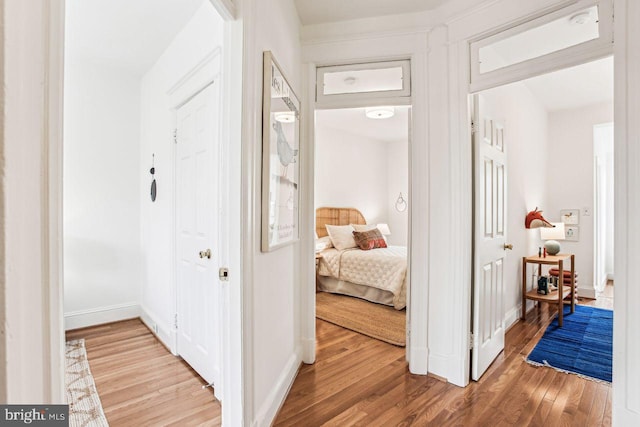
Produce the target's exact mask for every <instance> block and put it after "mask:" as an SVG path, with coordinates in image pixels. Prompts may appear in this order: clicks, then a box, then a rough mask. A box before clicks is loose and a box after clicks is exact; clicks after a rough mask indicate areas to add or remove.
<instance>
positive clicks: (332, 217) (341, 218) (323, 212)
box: [316, 208, 367, 237]
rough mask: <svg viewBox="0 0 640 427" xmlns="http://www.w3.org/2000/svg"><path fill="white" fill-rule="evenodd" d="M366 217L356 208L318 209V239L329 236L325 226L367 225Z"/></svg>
mask: <svg viewBox="0 0 640 427" xmlns="http://www.w3.org/2000/svg"><path fill="white" fill-rule="evenodd" d="M366 223H367V221H365V219H364V216H363V215H362V213H361V212H360V211H359V210H358V209H354V208H318V209H316V233H317V234H318V237H324V236H326V235H327V228H326V227H325V225H327V224H329V225H349V224H366Z"/></svg>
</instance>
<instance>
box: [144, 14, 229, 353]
mask: <svg viewBox="0 0 640 427" xmlns="http://www.w3.org/2000/svg"><path fill="white" fill-rule="evenodd" d="M222 29H223V23H222V20H221V18H220V17H219V15H218V14H217V13H216V12H215V10H214V9H213V8H212V7H211V5H209V4H207V3H204V4H203V5H202V7H201V8H200V9H199V10H198V12H196V14H195V15H194V17H193V18H192V19H191V20H190V21H189V22H188V23H187V24H186V25H185V27H184V29H183V30H182V31H180V32H179V33H178V34H177V36H176V37H175V39H174V40H173V41H172V42H171V44H170V45H169V46H168V47H167V49H166V50H165V51H164V53H163V54H162V55H161V56H160V57H159V58H158V60H157V62H156V63H155V64H154V66H153V67H152V68H151V69H150V70H149V71H148V72H147V73H146V74H145V75H144V76H143V77H142V89H141V125H140V126H141V134H140V141H141V144H140V146H139V150H140V156H139V159H140V162H139V164H138V169H137V171H138V175H137V181H136V185H137V187H136V191H137V194H138V200H139V203H140V218H141V230H142V248H143V252H144V259H143V262H142V265H143V280H142V283H143V285H142V297H141V305H142V311H143V312H142V314H143V319H144V320H145V321H146V322H147V323H148V324H149V325H150V326H154V325H157V327H158V335H159V337H160V338H161V339H162V340H163V341H164V342H165V344H167V345H168V346H169V347H170V348H172V347H173V346H172V340H173V336H174V331H173V316H174V314H175V296H174V269H175V257H174V253H173V246H174V224H173V221H174V200H173V198H174V191H173V180H174V142H173V129H174V127H175V112H174V111H173V109H174V108H175V107H176V105H175V104H174V102H175V100H174V99H175V98H172V96H171V93H170V92H171V91H170V90H171V89H172V88H173V87H174V86H175V85H176V84H177V83H178V82H179V81H180V80H181V79H183V77H185V75H187V74H188V73H189V72H190V71H191V70H192V69H193V68H194V67H195V66H196V65H198V64H199V63H201V61H202V60H203V59H204V58H205V57H207V56H208V55H210V54H211V53H212V52H213V51H214V50H216V49H220V46H221V45H222ZM154 153H155V168H156V174H155V178H156V182H157V198H156V201H155V202H154V203H152V202H151V199H150V197H149V187H150V185H151V175H150V174H149V169H150V168H151V156H152V154H154Z"/></svg>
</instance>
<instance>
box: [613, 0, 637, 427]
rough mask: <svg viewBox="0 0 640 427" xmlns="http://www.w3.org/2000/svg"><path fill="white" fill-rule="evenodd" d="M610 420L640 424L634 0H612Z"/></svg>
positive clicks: (635, 4) (635, 26)
mask: <svg viewBox="0 0 640 427" xmlns="http://www.w3.org/2000/svg"><path fill="white" fill-rule="evenodd" d="M615 10H616V21H615V40H616V45H615V55H614V70H615V71H614V72H615V79H614V81H615V85H614V89H615V94H614V97H615V108H614V158H615V159H614V162H615V166H614V171H615V183H614V186H615V196H614V198H615V208H614V210H615V225H616V226H615V238H614V241H615V243H614V246H615V247H614V254H615V261H614V263H615V266H614V271H615V274H616V284H615V287H616V288H615V292H616V295H615V298H614V300H613V301H614V311H615V316H616V318H615V322H614V323H613V348H614V352H613V401H612V404H613V409H612V412H613V414H612V416H613V425H616V426H630V425H640V364H638V362H637V361H638V360H640V344H639V341H638V335H637V333H638V327H639V326H640V311H639V310H638V309H637V306H636V305H637V304H636V302H637V301H638V299H640V287H638V286H637V278H638V277H640V264H639V263H638V259H640V223H638V221H637V213H638V210H639V209H640V191H638V190H639V189H640V174H639V173H638V164H640V144H638V141H640V121H639V120H638V117H639V116H640V103H639V102H638V101H639V100H640V57H639V56H638V55H637V52H638V50H640V27H638V25H637V23H638V21H640V2H638V1H637V0H616V2H615Z"/></svg>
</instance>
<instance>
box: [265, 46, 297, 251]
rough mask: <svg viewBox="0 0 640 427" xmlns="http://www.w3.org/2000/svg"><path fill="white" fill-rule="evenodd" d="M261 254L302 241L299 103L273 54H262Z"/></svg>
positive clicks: (267, 52)
mask: <svg viewBox="0 0 640 427" xmlns="http://www.w3.org/2000/svg"><path fill="white" fill-rule="evenodd" d="M263 59H264V71H263V74H264V75H263V77H264V80H263V91H262V245H261V246H262V252H270V251H273V250H275V249H278V248H281V247H283V246H286V245H289V244H291V243H295V242H297V241H298V239H299V234H300V233H299V209H298V206H299V200H300V193H299V182H300V166H299V165H300V100H299V99H298V97H297V96H296V95H295V93H294V92H293V90H292V89H291V86H290V85H289V83H288V82H287V79H286V78H285V77H284V74H283V73H282V69H281V68H280V66H279V65H278V63H277V62H276V60H275V59H274V58H273V55H272V54H271V52H269V51H266V52H264V54H263Z"/></svg>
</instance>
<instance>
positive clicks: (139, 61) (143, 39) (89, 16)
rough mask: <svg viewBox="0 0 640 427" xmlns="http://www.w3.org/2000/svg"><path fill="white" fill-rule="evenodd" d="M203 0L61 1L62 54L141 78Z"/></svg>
mask: <svg viewBox="0 0 640 427" xmlns="http://www.w3.org/2000/svg"><path fill="white" fill-rule="evenodd" d="M205 1H207V0H133V1H132V0H70V1H67V6H66V20H67V25H66V28H67V30H66V41H65V43H66V48H67V52H68V53H69V54H72V55H74V56H81V57H84V58H89V59H92V60H94V61H96V62H98V63H106V62H108V63H109V64H110V65H112V66H114V67H118V68H123V69H125V70H127V71H130V72H131V73H133V74H135V75H140V76H141V75H143V74H144V73H145V72H146V71H147V70H148V69H149V68H150V67H151V66H152V65H153V64H154V63H155V61H156V60H157V59H158V57H159V56H160V55H161V54H162V52H164V50H165V49H166V48H167V46H169V43H170V42H171V40H173V39H174V37H175V36H176V34H177V33H178V32H179V31H180V30H181V29H182V28H183V27H184V26H185V25H186V23H187V22H188V21H189V20H190V19H191V17H193V15H194V14H195V13H196V11H197V10H198V8H199V7H200V6H202V4H203V3H204V2H205Z"/></svg>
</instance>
